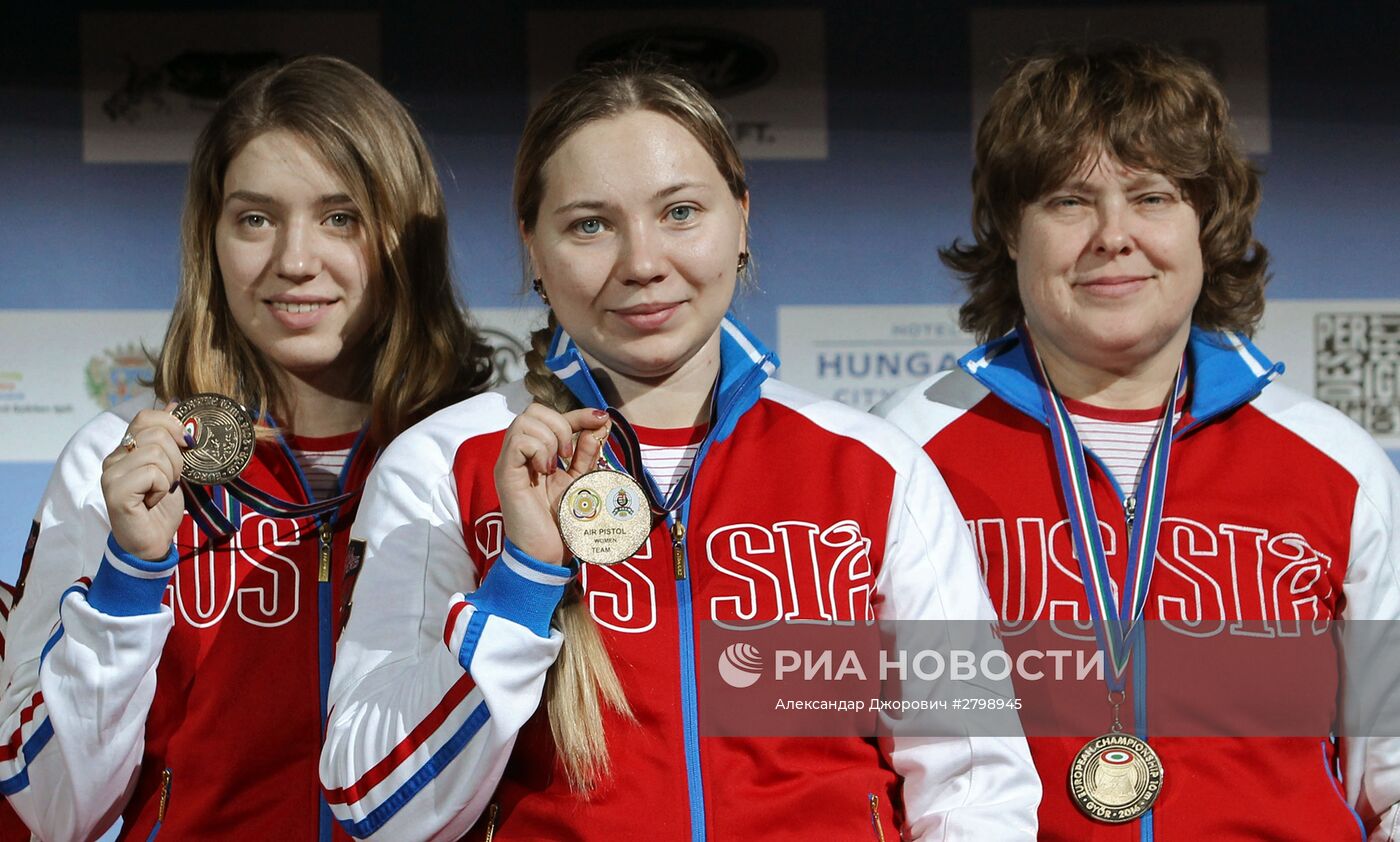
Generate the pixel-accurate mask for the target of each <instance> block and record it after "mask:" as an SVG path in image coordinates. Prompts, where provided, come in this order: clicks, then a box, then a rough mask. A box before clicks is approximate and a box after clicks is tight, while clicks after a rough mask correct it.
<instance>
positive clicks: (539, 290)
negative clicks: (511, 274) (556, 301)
mask: <svg viewBox="0 0 1400 842" xmlns="http://www.w3.org/2000/svg"><path fill="white" fill-rule="evenodd" d="M530 286H531V287H533V288H534V290H535V295H538V296H539V297H540V300H541V301H543V302H544V304H545V306H546V307H548V306H549V296H548V295H546V294H545V292H544V278H535V279H534V280H533V281H531V282H530Z"/></svg>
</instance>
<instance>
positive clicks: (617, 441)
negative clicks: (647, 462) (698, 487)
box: [603, 406, 714, 517]
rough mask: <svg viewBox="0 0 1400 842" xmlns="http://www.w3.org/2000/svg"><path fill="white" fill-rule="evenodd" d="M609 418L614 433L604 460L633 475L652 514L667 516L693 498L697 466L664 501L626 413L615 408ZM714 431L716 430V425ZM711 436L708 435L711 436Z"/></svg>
mask: <svg viewBox="0 0 1400 842" xmlns="http://www.w3.org/2000/svg"><path fill="white" fill-rule="evenodd" d="M608 415H609V416H611V417H612V422H613V423H612V429H611V430H609V431H608V446H607V447H606V448H604V449H603V458H605V459H606V460H607V461H608V463H609V464H610V465H612V466H613V468H615V469H616V470H619V471H622V472H623V473H625V474H631V475H632V478H633V479H635V480H636V481H637V482H638V484H640V485H641V486H642V490H643V491H645V492H646V495H647V503H648V504H649V505H650V506H651V511H652V514H654V515H656V516H657V517H665V516H666V515H668V514H670V513H671V512H674V511H675V510H676V509H679V508H680V506H681V503H683V502H685V499H686V497H688V496H689V495H690V488H691V486H692V485H694V484H695V463H694V462H691V463H690V467H689V468H687V469H686V471H685V476H683V477H681V478H680V481H679V482H677V483H676V484H675V487H673V488H672V489H671V493H670V494H667V495H666V496H665V498H664V499H663V498H662V495H661V489H660V488H658V487H657V485H656V481H655V480H653V479H652V478H651V474H650V473H648V472H647V471H646V469H645V467H644V466H643V464H642V443H641V439H640V438H638V436H637V431H636V430H635V429H633V428H632V424H631V423H630V422H628V420H627V419H626V418H624V417H623V415H622V413H621V412H619V411H618V410H616V409H614V408H613V407H611V406H610V407H608ZM710 427H711V428H712V429H713V427H714V424H713V423H711V425H710ZM707 435H708V433H707Z"/></svg>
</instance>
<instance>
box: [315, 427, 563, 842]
mask: <svg viewBox="0 0 1400 842" xmlns="http://www.w3.org/2000/svg"><path fill="white" fill-rule="evenodd" d="M429 423H430V424H431V423H432V422H431V421H430V422H429ZM420 430H421V428H420ZM420 430H410V431H409V432H407V433H405V434H404V435H402V436H400V437H399V438H398V439H397V440H395V442H394V444H393V445H391V446H390V447H389V449H388V450H387V451H386V452H385V453H384V455H383V457H382V458H381V459H380V461H379V464H378V465H376V466H375V469H374V471H373V472H372V473H371V474H370V477H369V480H368V482H367V483H366V486H365V492H364V498H363V501H362V502H361V505H360V513H359V515H358V517H357V519H356V523H355V527H354V529H353V530H352V533H351V535H352V541H363V542H364V543H363V552H364V559H363V567H362V568H361V571H360V573H359V574H358V581H357V583H356V585H355V604H354V610H353V611H352V612H351V615H350V619H349V622H348V624H347V625H346V627H345V631H344V634H343V635H342V637H341V639H340V643H339V648H338V650H337V656H336V662H335V671H334V673H333V674H332V677H331V688H330V704H331V713H330V719H329V722H328V724H327V733H326V742H325V746H324V748H323V750H322V753H321V781H322V784H323V786H324V787H325V790H326V797H327V800H328V802H329V803H330V806H331V810H332V812H333V813H334V814H335V816H336V818H337V820H339V821H340V823H341V825H342V826H343V827H344V828H345V829H346V831H348V832H349V833H350V834H351V835H352V836H356V837H368V836H376V838H385V839H394V840H419V839H456V838H458V837H460V836H461V835H462V834H463V833H465V832H466V831H467V830H468V829H469V828H470V827H471V826H472V824H473V823H474V822H475V821H476V819H477V817H478V816H480V815H481V813H482V812H483V810H484V809H485V807H486V805H487V803H488V802H489V800H490V798H491V795H492V793H493V792H494V790H495V787H496V783H497V782H498V781H499V780H500V777H501V774H502V771H503V770H504V768H505V765H506V761H507V760H508V759H509V757H510V752H511V749H512V748H513V746H514V744H515V738H516V734H517V733H518V731H519V730H520V728H521V727H522V726H523V725H524V724H525V722H526V721H527V720H528V719H529V718H530V717H531V716H532V715H533V714H534V712H535V710H536V708H537V707H538V706H539V702H540V696H541V693H542V692H543V688H544V680H545V673H546V672H547V671H548V669H549V667H550V665H551V664H553V662H554V659H555V657H556V656H557V655H558V653H559V648H560V645H561V643H562V638H561V636H560V634H559V632H558V631H555V630H551V628H550V619H551V618H552V616H553V614H554V609H555V607H556V606H557V605H558V602H559V599H560V597H561V596H562V595H563V593H564V587H565V585H567V583H568V581H569V578H570V571H569V570H568V569H567V568H563V567H556V566H554V565H549V564H544V563H541V562H539V561H536V560H534V559H531V558H529V557H528V556H526V555H524V554H523V553H522V552H520V551H519V550H517V549H516V548H514V547H513V546H512V545H510V544H509V543H508V542H504V543H503V550H502V552H501V554H500V555H499V556H498V557H497V558H496V559H495V563H493V564H491V566H490V568H489V571H488V574H487V575H486V576H485V578H484V580H483V581H482V582H481V584H480V586H479V587H478V586H477V582H476V574H475V570H476V569H477V563H478V562H480V563H482V564H483V566H484V563H485V562H486V561H488V560H489V559H490V556H491V555H492V554H493V553H494V549H495V548H492V547H485V548H484V547H481V546H473V547H471V548H468V546H467V545H466V542H465V539H464V529H463V525H462V519H463V515H462V514H461V513H460V511H459V507H458V501H457V487H456V483H455V481H454V479H453V476H452V471H451V459H452V455H453V444H452V442H451V439H450V437H447V438H446V440H444V441H436V442H435V441H433V440H432V439H431V437H430V436H429V435H427V434H425V433H422V432H421V431H420ZM486 517H487V518H492V517H494V518H496V519H497V521H496V526H497V527H499V515H498V514H492V515H487V516H486ZM475 526H476V524H469V525H468V528H467V530H466V532H467V533H471V532H473V531H474V530H473V527H475ZM493 534H499V529H497V530H495V532H494V533H493ZM474 543H475V542H474ZM464 594H465V596H464Z"/></svg>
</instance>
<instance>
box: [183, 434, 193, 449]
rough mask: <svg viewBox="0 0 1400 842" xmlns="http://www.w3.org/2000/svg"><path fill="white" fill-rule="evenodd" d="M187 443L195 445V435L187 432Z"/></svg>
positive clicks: (191, 445)
mask: <svg viewBox="0 0 1400 842" xmlns="http://www.w3.org/2000/svg"><path fill="white" fill-rule="evenodd" d="M185 444H187V445H189V446H190V447H194V436H192V435H190V434H189V433H185Z"/></svg>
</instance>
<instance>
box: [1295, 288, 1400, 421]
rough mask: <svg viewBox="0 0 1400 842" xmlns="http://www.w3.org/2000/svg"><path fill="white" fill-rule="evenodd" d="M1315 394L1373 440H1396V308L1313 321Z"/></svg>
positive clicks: (1399, 355)
mask: <svg viewBox="0 0 1400 842" xmlns="http://www.w3.org/2000/svg"><path fill="white" fill-rule="evenodd" d="M1313 326H1314V334H1313V337H1314V343H1315V347H1316V374H1315V378H1314V379H1315V383H1316V392H1315V394H1316V396H1317V399H1318V400H1320V401H1322V402H1324V403H1328V404H1331V405H1332V406H1334V407H1336V408H1337V409H1339V410H1341V411H1342V412H1345V413H1346V414H1347V416H1348V417H1350V418H1351V420H1353V421H1355V422H1356V423H1358V424H1360V425H1361V426H1362V427H1365V428H1366V431H1367V432H1369V433H1371V435H1373V436H1376V437H1377V438H1381V437H1387V438H1393V437H1400V390H1397V380H1400V309H1397V310H1396V311H1393V312H1390V313H1356V312H1350V313H1348V312H1330V313H1318V314H1317V315H1316V316H1315V317H1314V318H1313Z"/></svg>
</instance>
